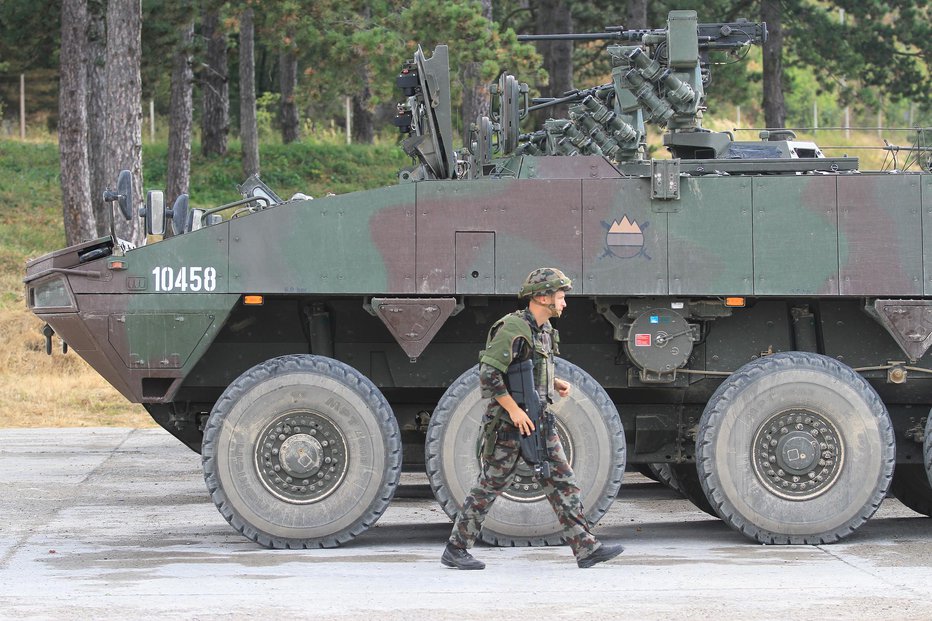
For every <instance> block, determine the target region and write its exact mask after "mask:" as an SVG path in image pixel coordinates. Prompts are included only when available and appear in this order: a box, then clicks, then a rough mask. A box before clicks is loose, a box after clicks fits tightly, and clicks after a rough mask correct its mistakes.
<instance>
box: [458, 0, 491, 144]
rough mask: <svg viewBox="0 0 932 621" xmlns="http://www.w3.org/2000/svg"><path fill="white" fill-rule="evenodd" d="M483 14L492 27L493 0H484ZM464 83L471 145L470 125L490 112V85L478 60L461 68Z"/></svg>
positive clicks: (466, 139) (464, 111) (465, 141)
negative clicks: (486, 81) (484, 80)
mask: <svg viewBox="0 0 932 621" xmlns="http://www.w3.org/2000/svg"><path fill="white" fill-rule="evenodd" d="M482 16H483V17H484V18H485V19H486V21H487V22H488V29H489V30H490V31H491V29H492V0H482ZM460 82H461V83H462V85H463V104H462V106H461V107H460V118H461V120H462V122H463V144H464V145H466V146H468V145H469V126H470V125H471V124H472V123H475V122H476V120H477V119H478V118H479V117H481V116H487V115H488V114H489V85H488V84H486V83H485V82H483V81H482V65H481V64H480V63H478V62H467V63H463V65H462V66H461V68H460Z"/></svg>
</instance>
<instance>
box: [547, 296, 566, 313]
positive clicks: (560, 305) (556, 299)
mask: <svg viewBox="0 0 932 621" xmlns="http://www.w3.org/2000/svg"><path fill="white" fill-rule="evenodd" d="M550 297H551V298H553V299H552V300H551V302H550V313H551V315H552V316H554V317H559V316H561V315H562V314H563V309H564V308H566V291H557V292H556V293H554V294H553V295H552V296H550Z"/></svg>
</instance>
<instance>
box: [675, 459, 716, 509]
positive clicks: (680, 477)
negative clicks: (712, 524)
mask: <svg viewBox="0 0 932 621" xmlns="http://www.w3.org/2000/svg"><path fill="white" fill-rule="evenodd" d="M670 474H671V475H672V478H673V479H675V480H676V485H677V488H678V490H679V492H680V493H681V494H683V496H686V498H687V500H689V502H691V503H693V504H694V505H696V508H697V509H701V510H702V511H705V512H706V513H708V514H709V515H711V516H712V517H718V514H717V513H715V509H714V508H713V507H712V504H711V503H710V502H709V499H708V497H707V496H706V494H705V490H704V489H703V488H702V483H701V482H700V481H699V472H698V471H697V470H696V464H692V463H686V464H670Z"/></svg>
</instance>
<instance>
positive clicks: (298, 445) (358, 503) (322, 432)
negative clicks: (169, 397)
mask: <svg viewBox="0 0 932 621" xmlns="http://www.w3.org/2000/svg"><path fill="white" fill-rule="evenodd" d="M202 455H203V464H204V478H205V480H206V482H207V489H208V490H209V491H210V495H211V498H212V499H213V501H214V503H215V504H216V505H217V508H218V509H219V510H220V513H221V514H222V515H223V517H224V518H226V520H227V521H228V522H229V523H230V525H232V526H233V528H235V529H236V530H238V531H239V532H240V533H242V534H243V535H244V536H246V537H247V538H249V539H251V540H253V541H255V542H257V543H259V544H261V545H263V546H266V547H268V548H311V547H332V546H336V545H339V544H341V543H345V542H347V541H349V540H350V539H352V538H353V537H355V536H357V535H359V534H360V533H362V532H364V531H365V530H366V529H368V528H369V527H370V526H372V524H374V523H375V521H376V520H377V519H378V518H379V516H381V515H382V512H383V511H385V508H386V507H387V506H388V503H389V501H390V500H391V498H392V495H393V494H394V491H395V488H396V487H397V485H398V477H399V475H400V473H401V441H400V436H399V432H398V423H397V422H396V420H395V417H394V415H393V414H392V411H391V408H390V407H389V405H388V402H387V401H386V400H385V397H384V396H382V394H381V393H380V392H379V390H378V389H377V388H376V387H375V385H373V384H372V382H370V381H369V380H368V379H367V378H366V377H364V376H363V375H362V374H360V373H359V372H358V371H356V370H355V369H353V368H352V367H349V366H348V365H346V364H343V363H342V362H339V361H337V360H332V359H329V358H324V357H322V356H310V355H293V356H283V357H281V358H274V359H272V360H268V361H266V362H263V363H261V364H258V365H256V366H254V367H253V368H251V369H249V370H248V371H246V372H245V373H243V374H242V375H241V376H240V377H239V378H237V379H236V380H235V381H234V382H233V383H232V384H230V386H229V387H228V388H227V389H226V390H225V391H224V393H223V395H221V397H220V399H219V400H218V401H217V403H216V405H215V406H214V409H213V411H212V412H211V415H210V418H209V419H208V421H207V426H206V428H205V429H204V444H203V448H202Z"/></svg>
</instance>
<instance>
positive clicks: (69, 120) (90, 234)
mask: <svg viewBox="0 0 932 621" xmlns="http://www.w3.org/2000/svg"><path fill="white" fill-rule="evenodd" d="M60 60H61V70H60V73H61V78H60V82H59V90H58V151H59V154H60V156H61V193H62V207H63V212H64V222H65V241H66V242H67V244H68V245H69V246H71V245H72V244H76V243H79V242H82V241H84V240H86V239H93V238H94V237H96V235H97V225H96V222H95V219H94V207H93V204H92V203H91V184H90V174H91V172H90V168H89V167H88V161H87V0H64V2H62V5H61V53H60Z"/></svg>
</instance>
